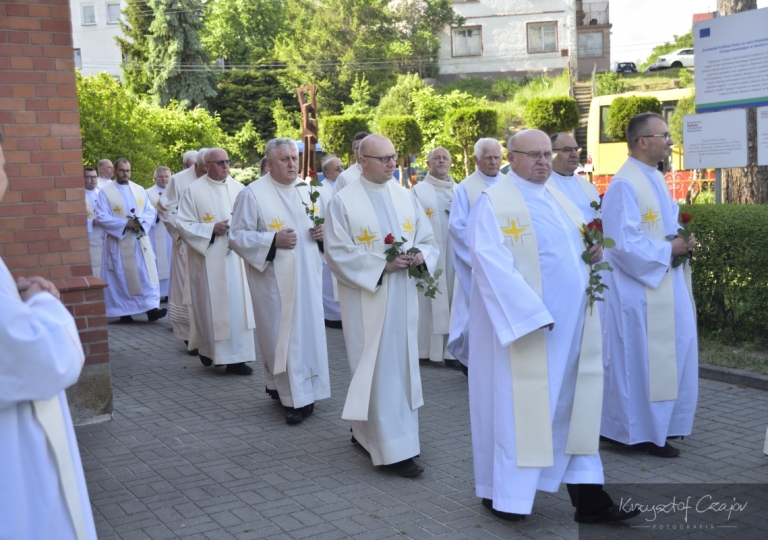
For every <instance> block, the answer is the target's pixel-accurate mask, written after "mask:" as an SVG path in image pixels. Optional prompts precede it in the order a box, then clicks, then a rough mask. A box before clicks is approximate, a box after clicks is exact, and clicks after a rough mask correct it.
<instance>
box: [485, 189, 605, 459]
mask: <svg viewBox="0 0 768 540" xmlns="http://www.w3.org/2000/svg"><path fill="white" fill-rule="evenodd" d="M546 189H547V191H548V192H549V193H550V194H551V195H552V197H553V198H554V199H555V201H556V202H557V204H558V205H559V206H560V208H562V209H563V211H564V213H565V214H566V215H567V216H568V218H569V219H570V220H571V222H572V223H573V226H574V227H576V228H577V229H579V230H581V226H582V224H583V223H584V217H583V215H582V213H581V211H580V210H579V209H578V208H577V207H576V206H575V205H574V204H573V203H571V201H569V200H568V198H567V197H566V196H565V195H564V194H563V193H562V192H561V191H559V190H558V189H556V188H555V187H553V186H551V185H549V184H547V185H546ZM485 193H487V194H488V196H489V197H490V200H491V204H492V206H493V209H494V212H495V213H496V220H497V222H498V224H499V227H500V228H501V231H502V234H503V236H504V246H505V247H506V248H507V249H508V250H509V251H510V252H511V253H512V256H513V257H514V265H515V269H516V270H517V271H518V272H520V273H521V274H522V275H523V277H524V278H525V281H526V283H527V284H528V286H530V287H531V289H533V291H534V292H535V293H536V294H538V295H539V297H541V296H542V278H541V266H540V262H539V249H538V243H537V241H536V233H535V231H534V228H533V221H532V220H531V215H530V212H529V211H528V205H527V204H526V203H525V199H524V198H523V195H522V193H521V192H520V189H519V188H518V187H517V186H516V185H515V183H514V180H512V179H509V180H506V179H505V180H502V181H501V182H498V183H496V184H495V185H493V186H491V187H490V188H488V189H487V190H485ZM584 273H585V274H586V275H587V276H588V274H589V267H588V266H587V265H586V264H585V265H584ZM546 331H547V330H546V329H539V330H535V331H533V332H531V333H529V334H526V335H525V336H522V337H521V338H519V339H517V340H515V341H514V342H512V343H511V344H510V345H509V358H510V365H511V370H512V396H513V406H514V414H515V445H516V450H517V465H518V466H519V467H551V466H552V465H553V463H554V454H553V443H552V416H551V414H550V406H549V403H550V396H549V371H548V367H547V346H546V334H545V332H546ZM601 334H602V330H601V328H600V318H599V315H598V314H597V310H591V309H589V308H588V307H587V311H586V315H585V320H584V328H583V329H582V344H581V351H580V354H579V366H578V372H577V375H576V391H575V394H574V400H573V409H572V411H571V420H570V427H569V430H568V439H567V442H566V447H565V453H566V454H579V455H586V454H596V453H597V451H598V446H599V436H600V418H601V416H600V415H601V410H602V405H603V363H602V335H601Z"/></svg>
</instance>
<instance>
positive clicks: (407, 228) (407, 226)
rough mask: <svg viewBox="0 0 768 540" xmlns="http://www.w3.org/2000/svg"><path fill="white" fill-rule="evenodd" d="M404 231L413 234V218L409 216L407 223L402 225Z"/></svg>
mask: <svg viewBox="0 0 768 540" xmlns="http://www.w3.org/2000/svg"><path fill="white" fill-rule="evenodd" d="M400 226H401V227H402V228H403V230H404V231H406V232H409V233H411V234H413V224H412V223H411V218H407V219H406V220H405V223H403V224H401V225H400Z"/></svg>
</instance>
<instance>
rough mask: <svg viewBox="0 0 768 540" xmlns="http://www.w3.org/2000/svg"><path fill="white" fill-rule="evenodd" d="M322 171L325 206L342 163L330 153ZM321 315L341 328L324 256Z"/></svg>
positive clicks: (331, 326) (331, 276) (329, 271)
mask: <svg viewBox="0 0 768 540" xmlns="http://www.w3.org/2000/svg"><path fill="white" fill-rule="evenodd" d="M322 171H323V176H325V179H323V187H321V188H320V193H321V194H322V197H323V200H324V202H325V204H326V206H327V205H328V202H329V201H330V200H331V197H333V192H334V187H335V186H336V180H337V179H338V177H339V175H340V174H341V173H343V172H344V165H343V164H342V163H341V160H340V159H339V158H337V157H336V156H334V155H333V154H330V155H328V156H325V158H323V163H322ZM323 211H325V209H323ZM323 316H324V318H325V326H327V327H328V328H336V329H341V308H340V307H339V301H338V299H337V298H336V293H334V284H333V274H332V273H331V269H330V268H329V267H328V263H327V262H325V258H323Z"/></svg>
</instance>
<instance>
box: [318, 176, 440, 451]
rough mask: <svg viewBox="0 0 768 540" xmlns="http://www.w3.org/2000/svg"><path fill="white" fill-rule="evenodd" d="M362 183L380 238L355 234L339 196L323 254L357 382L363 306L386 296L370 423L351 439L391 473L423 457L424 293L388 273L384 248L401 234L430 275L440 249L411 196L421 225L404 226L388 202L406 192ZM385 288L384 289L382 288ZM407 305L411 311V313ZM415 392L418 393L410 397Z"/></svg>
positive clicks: (403, 275)
mask: <svg viewBox="0 0 768 540" xmlns="http://www.w3.org/2000/svg"><path fill="white" fill-rule="evenodd" d="M337 182H338V181H337ZM359 183H360V185H361V189H362V190H363V193H362V194H361V195H360V196H361V197H363V196H367V197H368V200H369V201H370V203H369V202H367V201H365V205H370V207H372V208H373V214H375V215H374V217H375V219H376V220H377V222H378V225H377V227H378V228H379V229H380V230H372V229H371V228H366V229H363V230H352V226H351V225H350V218H349V214H348V209H347V207H345V203H344V202H343V201H342V199H341V198H340V195H341V193H337V194H336V195H334V197H333V198H332V199H331V202H330V203H329V204H328V214H327V215H326V221H325V241H324V246H325V254H326V260H327V261H328V265H329V266H330V267H331V270H332V271H333V273H334V275H335V276H336V278H337V279H338V287H339V300H340V301H341V317H342V323H343V326H344V341H345V343H346V347H347V356H348V359H349V363H350V371H351V374H352V378H353V381H354V377H355V373H356V370H357V369H358V368H359V367H360V359H361V357H362V355H363V352H364V351H363V347H364V343H365V342H366V338H370V337H371V336H366V333H365V330H364V317H363V314H364V313H365V311H366V305H364V304H363V299H364V298H370V297H371V296H375V295H378V294H382V293H383V294H386V309H385V312H384V320H383V326H382V327H381V328H382V330H381V333H380V341H379V343H378V347H377V348H376V349H375V351H376V359H375V367H374V371H373V375H372V383H371V387H370V395H369V401H368V409H367V418H368V420H367V421H353V422H352V431H353V434H354V436H355V438H356V439H357V441H358V442H359V443H360V444H361V445H362V446H363V447H364V448H365V449H366V450H367V451H368V452H369V453H370V454H371V459H372V461H373V464H374V465H388V464H391V463H396V462H399V461H402V460H404V459H408V458H412V457H414V456H415V455H417V454H419V452H420V450H419V416H418V407H419V406H420V405H421V403H423V398H422V396H421V390H420V389H421V379H420V376H419V372H418V361H419V359H418V340H417V335H416V330H417V325H418V309H416V306H417V305H418V294H420V293H418V292H417V290H416V282H415V280H414V279H413V278H410V277H408V273H407V271H405V270H401V271H397V272H388V273H384V267H385V266H386V255H385V254H384V253H383V249H382V247H383V246H384V244H383V241H384V239H385V237H386V236H387V234H390V233H391V234H393V235H394V237H395V238H397V239H398V240H399V238H398V237H400V236H401V234H402V235H403V236H407V237H408V240H409V242H412V243H413V244H414V245H415V246H416V247H417V248H419V249H420V250H421V251H422V253H423V255H424V261H425V263H426V265H427V268H428V269H429V270H430V272H431V271H433V270H434V268H435V264H436V262H437V257H438V247H437V244H436V243H435V241H434V238H433V236H432V226H431V225H430V224H429V221H428V220H427V217H426V215H425V214H424V210H423V209H422V208H421V205H420V204H419V202H418V201H417V200H416V198H415V197H414V196H413V194H412V193H410V192H407V191H406V192H405V195H406V196H407V197H408V198H409V199H410V200H409V201H406V203H405V204H406V205H407V204H412V206H413V208H412V209H407V210H408V211H409V212H411V213H412V214H413V215H414V219H415V220H416V221H415V223H413V222H410V223H407V224H405V223H401V222H400V220H398V214H397V209H396V208H395V205H394V204H393V202H392V198H391V197H392V196H391V194H390V189H396V190H404V189H405V188H402V187H400V186H399V185H397V184H396V183H394V182H391V181H389V182H386V183H385V184H374V183H372V182H369V181H368V180H366V179H365V178H362V177H361V178H360V180H359ZM337 186H338V184H337ZM346 191H347V190H346V189H345V192H346ZM401 195H402V194H401ZM361 206H362V204H361ZM372 223H373V221H372ZM401 226H405V227H406V230H407V231H408V232H406V230H402V229H403V228H402V227H401ZM401 230H402V233H401ZM380 280H381V282H382V285H379V284H378V283H379V281H380ZM384 285H386V287H384ZM366 302H370V300H366ZM409 305H410V306H412V309H410V310H409V309H408V306H409ZM416 389H418V391H416V392H414V391H412V390H416ZM414 393H416V394H417V395H414ZM348 398H349V396H348ZM363 412H365V411H363Z"/></svg>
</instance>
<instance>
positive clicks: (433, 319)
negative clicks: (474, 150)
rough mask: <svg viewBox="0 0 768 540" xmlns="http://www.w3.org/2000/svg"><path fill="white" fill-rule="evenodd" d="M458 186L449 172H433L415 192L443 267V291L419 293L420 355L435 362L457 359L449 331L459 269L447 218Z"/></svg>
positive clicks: (440, 266)
mask: <svg viewBox="0 0 768 540" xmlns="http://www.w3.org/2000/svg"><path fill="white" fill-rule="evenodd" d="M455 188H456V182H455V181H454V180H453V178H451V177H450V176H449V177H448V178H447V179H446V180H438V179H437V178H435V177H433V176H432V175H431V174H427V176H426V177H425V178H424V180H423V181H421V182H419V183H418V184H416V185H415V186H414V187H413V193H414V195H416V198H417V199H418V200H419V202H420V203H421V206H422V207H423V208H424V213H425V214H426V216H427V217H428V218H429V221H430V223H431V224H432V230H433V231H434V234H435V240H436V241H437V242H438V245H439V247H440V256H439V258H438V268H440V269H442V270H443V274H442V275H441V276H440V278H439V287H438V288H439V289H440V293H438V294H436V295H435V299H434V300H432V299H431V298H427V297H426V296H424V295H419V358H429V359H430V360H432V361H433V362H442V361H443V360H444V359H448V360H453V359H454V357H453V355H452V354H451V353H450V352H448V332H449V329H450V320H451V301H452V300H453V287H454V284H455V281H456V272H455V271H454V268H453V249H452V247H451V242H450V241H449V240H448V219H449V217H450V212H451V203H452V202H453V193H454V191H455ZM433 310H435V311H437V310H439V312H433Z"/></svg>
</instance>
